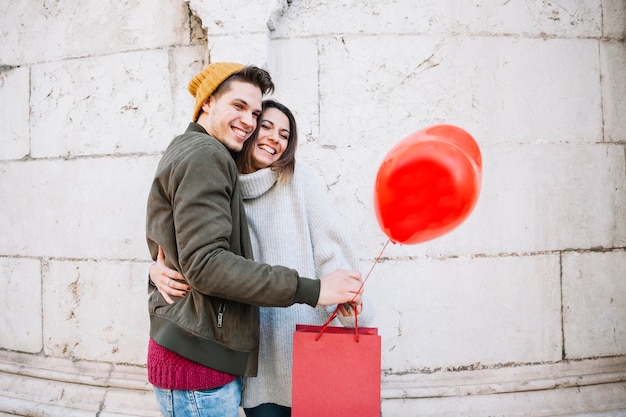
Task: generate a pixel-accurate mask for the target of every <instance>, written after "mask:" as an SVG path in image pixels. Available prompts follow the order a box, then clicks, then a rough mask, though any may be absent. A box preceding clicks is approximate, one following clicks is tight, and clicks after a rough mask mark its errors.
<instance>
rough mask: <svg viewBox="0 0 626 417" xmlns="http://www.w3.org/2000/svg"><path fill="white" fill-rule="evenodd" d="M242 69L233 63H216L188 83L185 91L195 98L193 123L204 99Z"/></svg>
mask: <svg viewBox="0 0 626 417" xmlns="http://www.w3.org/2000/svg"><path fill="white" fill-rule="evenodd" d="M242 68H243V65H241V64H236V63H234V62H216V63H214V64H209V65H207V66H206V67H205V68H204V69H203V70H202V71H201V72H200V73H199V74H197V75H196V76H195V77H193V79H192V80H191V81H189V85H188V86H187V89H188V90H189V92H190V93H191V95H192V96H194V97H195V98H196V105H195V107H194V109H193V118H192V120H193V121H194V122H195V121H197V120H198V116H199V115H200V109H201V108H202V105H203V104H204V102H205V101H206V99H207V98H209V97H210V96H211V94H213V92H214V91H215V90H216V89H217V87H219V85H220V84H221V83H223V82H224V80H226V78H228V77H230V76H231V75H233V74H234V73H236V72H238V71H240V70H241V69H242Z"/></svg>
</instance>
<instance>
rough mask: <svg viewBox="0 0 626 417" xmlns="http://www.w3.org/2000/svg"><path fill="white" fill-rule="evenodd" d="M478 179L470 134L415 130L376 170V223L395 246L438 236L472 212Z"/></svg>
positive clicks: (479, 164)
mask: <svg viewBox="0 0 626 417" xmlns="http://www.w3.org/2000/svg"><path fill="white" fill-rule="evenodd" d="M481 176H482V157H481V154H480V149H479V147H478V145H477V144H476V141H475V140H474V138H472V136H471V135H470V134H469V133H467V132H466V131H464V130H463V129H461V128H458V127H456V126H452V125H436V126H431V127H428V128H426V129H422V130H419V131H417V132H415V133H413V134H412V135H410V136H408V137H407V138H405V139H403V140H402V141H401V142H400V143H398V144H397V145H396V146H395V147H393V148H392V149H391V151H390V152H389V153H388V154H387V155H386V156H385V158H384V160H383V162H382V164H381V166H380V168H379V170H378V175H377V177H376V185H375V195H374V203H375V209H376V216H377V218H378V223H379V225H380V227H381V229H382V230H383V232H384V233H385V234H386V235H387V236H388V237H389V238H390V239H391V240H392V241H393V242H397V243H405V244H415V243H422V242H425V241H428V240H431V239H434V238H437V237H439V236H442V235H444V234H445V233H448V232H449V231H451V230H452V229H454V228H455V227H457V226H458V225H459V224H461V223H462V222H463V221H464V220H465V219H466V218H467V217H468V216H469V214H470V213H471V211H472V210H473V208H474V206H475V205H476V201H477V200H478V194H479V192H480V183H481Z"/></svg>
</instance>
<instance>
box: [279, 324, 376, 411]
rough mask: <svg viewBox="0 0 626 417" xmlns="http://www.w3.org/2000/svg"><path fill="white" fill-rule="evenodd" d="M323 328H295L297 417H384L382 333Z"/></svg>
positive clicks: (364, 328) (293, 402)
mask: <svg viewBox="0 0 626 417" xmlns="http://www.w3.org/2000/svg"><path fill="white" fill-rule="evenodd" d="M321 328H322V326H307V325H300V324H298V325H296V331H295V333H294V337H293V371H292V372H293V381H292V406H291V407H292V408H291V415H292V417H309V416H311V417H320V416H323V417H380V362H381V339H380V336H379V335H378V329H376V328H371V327H360V328H358V339H357V337H356V336H355V329H349V328H345V327H332V326H328V327H326V329H324V332H323V333H322V334H321V336H320V330H321ZM318 337H319V339H318V340H316V338H318Z"/></svg>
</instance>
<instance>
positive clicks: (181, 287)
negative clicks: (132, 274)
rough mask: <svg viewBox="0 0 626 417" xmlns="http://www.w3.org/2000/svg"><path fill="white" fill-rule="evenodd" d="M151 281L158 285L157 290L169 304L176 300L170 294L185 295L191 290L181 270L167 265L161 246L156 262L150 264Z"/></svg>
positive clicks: (175, 295)
mask: <svg viewBox="0 0 626 417" xmlns="http://www.w3.org/2000/svg"><path fill="white" fill-rule="evenodd" d="M150 281H152V283H153V284H154V286H155V287H157V290H158V291H159V293H160V294H161V295H162V296H163V298H164V299H165V301H166V302H167V303H168V304H174V300H172V299H171V298H170V295H172V296H174V297H184V296H185V295H186V294H187V291H189V290H190V287H189V285H187V284H186V283H185V278H184V277H183V276H182V275H181V274H180V272H178V271H175V270H173V269H169V268H168V267H166V266H165V253H164V252H163V248H161V247H160V246H159V253H158V255H157V260H156V262H154V263H153V264H152V265H150ZM181 281H182V282H181Z"/></svg>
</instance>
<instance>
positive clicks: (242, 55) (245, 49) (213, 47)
mask: <svg viewBox="0 0 626 417" xmlns="http://www.w3.org/2000/svg"><path fill="white" fill-rule="evenodd" d="M209 39H211V38H210V37H209ZM268 42H269V40H268V38H267V34H266V33H265V32H262V33H234V34H231V35H228V36H227V37H225V38H222V39H220V40H219V42H211V40H209V56H210V60H211V62H220V61H225V62H239V63H241V64H243V65H256V66H257V67H260V68H267V59H268V58H267V56H268V52H269V51H268V49H269V48H268Z"/></svg>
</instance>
